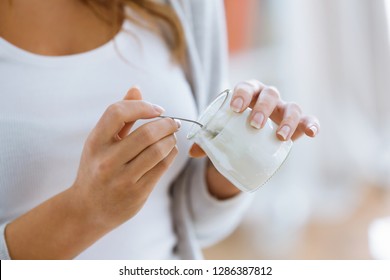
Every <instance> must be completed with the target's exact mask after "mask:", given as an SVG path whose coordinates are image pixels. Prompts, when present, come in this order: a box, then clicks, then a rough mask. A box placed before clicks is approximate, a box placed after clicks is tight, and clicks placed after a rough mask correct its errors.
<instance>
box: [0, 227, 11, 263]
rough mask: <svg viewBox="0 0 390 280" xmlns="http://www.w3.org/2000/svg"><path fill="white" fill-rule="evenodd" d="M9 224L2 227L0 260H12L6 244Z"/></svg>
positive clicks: (0, 232) (0, 228)
mask: <svg viewBox="0 0 390 280" xmlns="http://www.w3.org/2000/svg"><path fill="white" fill-rule="evenodd" d="M6 226H7V223H4V224H2V225H0V260H10V259H11V257H10V256H9V253H8V248H7V243H6V242H5V227H6Z"/></svg>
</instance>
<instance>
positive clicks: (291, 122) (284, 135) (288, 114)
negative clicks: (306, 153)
mask: <svg viewBox="0 0 390 280" xmlns="http://www.w3.org/2000/svg"><path fill="white" fill-rule="evenodd" d="M301 114H302V111H301V108H300V107H299V105H297V104H296V103H287V104H286V105H285V110H284V115H283V119H282V121H281V122H280V124H279V127H278V129H277V130H276V135H277V137H278V138H279V140H282V141H286V140H289V139H291V136H292V135H293V134H294V132H295V130H296V129H297V127H298V124H299V122H300V121H301Z"/></svg>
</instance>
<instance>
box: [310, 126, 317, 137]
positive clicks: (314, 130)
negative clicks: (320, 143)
mask: <svg viewBox="0 0 390 280" xmlns="http://www.w3.org/2000/svg"><path fill="white" fill-rule="evenodd" d="M309 130H310V131H311V133H312V136H316V134H317V132H318V128H317V127H316V126H315V125H312V126H311V127H309Z"/></svg>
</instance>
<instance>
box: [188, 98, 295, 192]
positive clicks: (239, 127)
mask: <svg viewBox="0 0 390 280" xmlns="http://www.w3.org/2000/svg"><path fill="white" fill-rule="evenodd" d="M217 103H218V102H217ZM229 103H230V100H225V103H224V104H223V105H222V107H221V108H220V109H219V110H218V111H217V112H216V113H215V115H213V116H210V115H208V116H207V122H204V123H207V125H206V126H205V127H203V128H202V129H200V130H198V131H197V132H196V133H195V135H192V137H194V139H195V142H196V143H198V144H199V145H200V146H201V147H202V149H203V150H204V151H205V152H206V154H207V155H208V156H209V158H210V160H211V161H212V162H213V164H214V166H215V167H216V168H217V169H218V171H219V172H220V173H222V174H223V175H224V176H225V177H226V178H227V179H228V180H229V181H231V182H232V183H233V184H234V185H235V186H236V187H238V188H239V189H241V190H242V191H249V192H250V191H255V190H256V189H258V188H259V187H261V186H262V185H263V184H264V183H266V182H267V181H268V180H269V179H270V178H271V177H272V175H273V174H274V173H275V172H276V171H277V170H278V168H279V167H280V165H281V164H283V162H284V161H285V159H286V157H287V156H288V154H289V151H290V149H291V146H292V141H280V140H278V139H277V137H276V133H275V129H274V124H273V123H272V121H271V120H268V121H267V123H266V125H265V126H264V128H262V129H260V130H259V129H255V128H253V127H252V126H250V125H249V122H248V116H249V115H250V112H251V109H247V110H245V111H244V112H243V113H235V112H233V111H232V110H231V109H230V106H229ZM213 104H214V103H213ZM213 104H212V105H210V106H213ZM218 104H219V103H218ZM214 105H215V104H214ZM219 105H220V104H219ZM208 110H209V108H208V109H206V111H205V113H206V114H207V112H208ZM213 111H215V110H213ZM201 121H202V117H201V118H200V122H201ZM203 121H205V115H204V114H203Z"/></svg>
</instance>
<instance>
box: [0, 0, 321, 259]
mask: <svg viewBox="0 0 390 280" xmlns="http://www.w3.org/2000/svg"><path fill="white" fill-rule="evenodd" d="M222 11H223V6H222V3H220V2H218V1H176V0H172V1H167V2H161V3H160V2H158V3H156V1H149V0H144V1H143V0H133V1H131V0H117V1H109V0H99V1H98V0H84V1H82V0H53V1H42V0H32V1H22V0H12V1H8V0H0V36H1V38H0V74H1V75H0V77H1V78H0V79H1V80H0V90H1V95H0V100H1V101H0V104H1V105H0V129H1V130H0V131H1V136H0V141H1V146H0V149H1V151H0V152H1V155H2V156H1V159H0V165H1V169H0V170H1V171H0V172H1V173H0V174H1V176H0V178H1V181H0V194H1V195H0V197H1V198H0V205H1V206H0V207H1V212H0V224H1V233H2V238H1V239H0V244H1V245H0V255H1V258H5V259H6V258H12V259H71V258H80V259H82V258H88V259H172V258H201V254H200V249H199V248H200V247H201V246H204V245H208V244H212V243H213V242H215V241H217V240H219V239H220V238H222V237H224V236H226V235H227V234H228V233H229V232H231V230H232V229H233V228H234V227H235V226H236V225H237V223H238V222H239V220H240V216H241V215H242V213H243V212H244V211H245V207H246V206H247V205H248V202H250V198H249V197H248V196H246V195H243V194H240V193H239V191H238V190H237V189H236V188H235V187H234V186H233V185H232V184H231V183H229V181H227V180H226V179H225V178H224V177H223V176H222V175H221V174H219V173H218V172H217V171H216V169H215V168H214V167H213V165H212V164H211V163H209V162H208V160H207V159H206V158H204V159H191V160H188V159H187V155H186V154H187V151H189V150H190V154H191V155H192V156H193V157H203V156H204V153H203V151H202V150H201V149H200V148H199V147H198V146H196V145H194V146H192V147H190V144H189V143H188V141H187V140H185V133H184V134H183V133H180V132H178V130H179V129H180V126H181V125H180V123H178V122H176V121H174V120H172V119H169V118H162V119H160V118H156V117H158V116H159V115H161V114H162V113H163V112H165V113H166V114H167V115H176V116H184V117H187V118H190V119H196V116H197V112H198V111H199V110H202V109H203V108H204V107H205V105H206V104H207V103H208V102H209V101H210V100H211V99H212V97H213V95H216V94H217V93H218V92H220V91H221V90H223V89H224V88H225V87H226V86H224V83H225V78H226V65H225V60H226V49H225V37H224V26H223V13H222ZM135 85H137V86H135ZM129 87H131V88H130V90H128V91H127V89H128V88H129ZM126 91H127V94H126V95H125V96H124V98H123V96H122V95H123V93H124V92H126ZM121 99H123V100H121ZM110 104H111V105H110ZM248 106H251V107H252V108H253V114H252V116H251V118H250V119H249V120H248V121H249V122H250V123H251V124H252V125H253V126H254V127H256V128H258V129H261V127H262V126H263V125H264V122H265V119H266V118H267V117H268V116H271V117H272V119H274V120H275V121H276V122H277V123H278V124H279V128H278V132H277V134H278V137H279V138H280V139H281V141H283V140H286V139H290V138H292V139H293V140H295V139H296V138H298V137H300V136H301V135H303V134H306V135H308V136H311V137H313V136H315V135H316V133H317V132H318V130H319V123H318V121H317V119H316V118H314V117H309V116H303V115H302V114H301V111H300V109H299V107H298V106H297V105H295V104H292V103H285V102H283V101H282V100H281V99H280V97H279V94H278V92H277V91H276V89H274V88H272V87H268V86H265V85H263V84H262V83H260V82H259V81H255V80H251V81H247V82H242V83H239V84H238V85H236V87H235V90H234V97H233V99H232V103H231V107H232V109H233V110H234V111H237V112H242V111H243V110H245V108H247V107H248ZM163 108H164V109H163ZM145 119H146V121H145ZM151 119H152V120H151ZM142 120H143V121H142ZM135 122H136V123H135ZM184 126H185V124H183V125H182V129H183V130H184V128H185V127H184ZM176 137H177V138H176ZM178 147H179V149H178ZM178 150H180V152H178ZM80 155H81V160H80Z"/></svg>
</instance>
